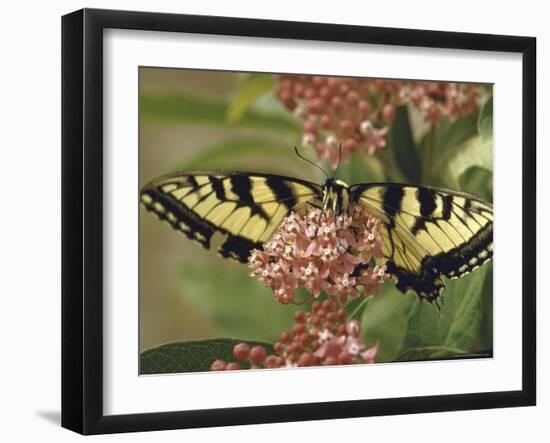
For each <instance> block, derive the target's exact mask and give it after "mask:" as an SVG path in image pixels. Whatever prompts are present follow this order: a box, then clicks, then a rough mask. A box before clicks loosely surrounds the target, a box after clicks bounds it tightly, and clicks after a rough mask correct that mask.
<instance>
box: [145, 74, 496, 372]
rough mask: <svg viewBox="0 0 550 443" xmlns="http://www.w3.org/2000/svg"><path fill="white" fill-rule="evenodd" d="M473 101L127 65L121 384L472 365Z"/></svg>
mask: <svg viewBox="0 0 550 443" xmlns="http://www.w3.org/2000/svg"><path fill="white" fill-rule="evenodd" d="M492 103H493V102H492V85H490V84H474V83H460V82H457V81H432V80H425V79H420V80H417V79H378V78H357V77H353V78H352V77H336V76H334V77H328V76H316V75H300V74H287V73H282V74H271V73H243V72H225V71H202V70H192V69H171V68H162V67H140V68H139V131H140V132H139V137H140V140H139V181H140V189H139V199H140V202H141V205H140V211H139V222H140V230H139V251H140V254H139V270H140V274H139V275H140V276H139V287H140V293H139V311H140V313H139V340H140V374H142V375H145V374H167V373H189V372H202V371H225V370H251V369H252V370H259V369H276V368H281V369H282V368H295V369H296V370H299V368H301V367H311V366H340V365H342V366H344V365H356V364H360V365H369V364H377V363H393V362H414V361H426V360H447V359H465V358H490V357H492V356H493V352H492V349H493V324H492V318H493V288H492V275H493V273H492V261H491V258H492V256H493V207H492V201H493V185H492V176H493V125H492V122H493V105H492Z"/></svg>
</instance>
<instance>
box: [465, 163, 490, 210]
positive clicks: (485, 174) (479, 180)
mask: <svg viewBox="0 0 550 443" xmlns="http://www.w3.org/2000/svg"><path fill="white" fill-rule="evenodd" d="M492 179H493V174H492V173H491V172H489V171H488V170H487V169H483V168H480V167H478V166H472V167H471V168H468V169H466V171H465V172H464V173H463V174H462V175H461V176H460V189H461V190H463V191H465V192H469V193H470V194H473V195H477V196H478V197H481V198H483V199H484V200H486V201H488V202H491V201H493V194H492V191H491V189H492Z"/></svg>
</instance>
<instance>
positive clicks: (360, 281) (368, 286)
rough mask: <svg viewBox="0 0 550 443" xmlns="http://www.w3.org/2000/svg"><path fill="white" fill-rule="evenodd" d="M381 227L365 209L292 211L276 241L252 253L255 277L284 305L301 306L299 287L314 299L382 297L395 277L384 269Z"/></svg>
mask: <svg viewBox="0 0 550 443" xmlns="http://www.w3.org/2000/svg"><path fill="white" fill-rule="evenodd" d="M380 226H381V222H380V220H379V219H377V218H375V217H373V216H371V215H368V214H366V213H365V211H364V210H363V209H362V208H361V207H360V206H359V205H352V206H351V207H350V209H349V211H348V212H346V213H343V214H340V215H334V214H333V213H332V212H331V211H328V210H326V211H323V210H321V209H317V208H314V209H312V210H311V211H309V212H308V213H307V214H304V215H300V214H297V213H295V212H291V213H290V214H289V215H288V216H287V217H285V219H284V220H283V222H282V223H281V224H280V226H279V227H278V229H277V230H276V231H275V232H274V235H273V236H272V238H271V240H270V241H268V242H267V243H266V244H264V246H263V248H262V249H255V250H253V251H252V253H251V255H250V257H249V267H250V269H251V273H250V275H251V276H252V277H256V278H258V279H259V280H260V281H261V282H262V283H263V284H264V285H265V286H267V287H269V288H271V290H272V291H273V293H274V295H275V298H276V300H277V301H279V302H280V303H283V304H287V303H298V301H297V300H296V299H295V296H294V294H295V291H296V289H297V288H298V287H302V288H305V289H307V290H308V292H310V294H311V296H312V297H318V296H319V295H320V293H321V291H323V292H325V293H326V294H327V295H329V296H330V297H334V298H335V299H337V300H338V301H339V302H340V303H345V302H346V301H347V300H348V298H349V297H355V296H357V295H358V294H360V293H363V294H365V295H369V294H375V293H378V290H379V286H380V285H381V284H382V283H383V282H384V281H385V280H387V279H388V278H389V275H388V274H387V273H386V266H385V265H384V264H382V261H383V255H382V250H381V248H382V239H381V236H380V233H379V230H380ZM373 262H378V264H377V265H373Z"/></svg>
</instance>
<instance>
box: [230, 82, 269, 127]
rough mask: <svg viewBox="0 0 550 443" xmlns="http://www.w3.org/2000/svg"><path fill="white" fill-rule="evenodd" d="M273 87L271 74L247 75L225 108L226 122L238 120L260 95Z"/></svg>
mask: <svg viewBox="0 0 550 443" xmlns="http://www.w3.org/2000/svg"><path fill="white" fill-rule="evenodd" d="M274 86H275V79H274V78H273V76H272V75H271V74H249V75H246V76H245V77H243V78H242V80H241V82H240V83H239V85H238V86H237V90H236V91H235V96H234V97H233V99H232V101H231V103H230V104H229V107H228V108H227V120H228V121H230V122H236V121H238V120H240V119H241V118H242V117H243V115H244V114H245V113H246V112H247V111H248V110H249V109H250V107H251V106H252V104H253V103H254V101H255V100H256V99H257V98H258V97H259V96H261V95H262V94H264V93H266V92H268V91H272V90H273V88H274Z"/></svg>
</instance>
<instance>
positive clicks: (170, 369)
mask: <svg viewBox="0 0 550 443" xmlns="http://www.w3.org/2000/svg"><path fill="white" fill-rule="evenodd" d="M243 341H245V340H237V339H230V338H214V339H208V340H193V341H185V342H178V343H170V344H167V345H162V346H157V347H155V348H152V349H148V350H146V351H143V352H142V353H141V356H140V366H139V370H140V374H171V373H178V372H203V371H209V370H210V366H211V365H212V362H213V361H214V360H216V359H222V360H224V361H226V362H235V361H237V360H236V359H235V357H233V347H234V346H235V345H236V344H237V343H241V342H243ZM246 343H248V344H249V345H251V346H254V345H261V346H264V347H265V348H266V351H267V353H268V354H270V353H272V352H273V348H272V346H271V345H270V344H269V343H262V342H251V341H249V340H246ZM241 363H242V362H241ZM241 367H242V368H243V369H248V368H249V367H250V365H247V364H241Z"/></svg>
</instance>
